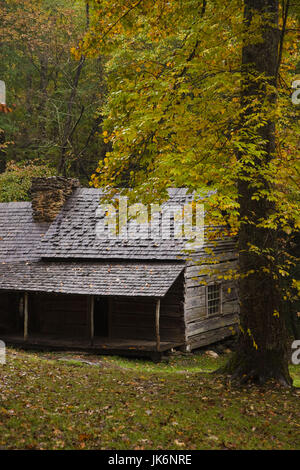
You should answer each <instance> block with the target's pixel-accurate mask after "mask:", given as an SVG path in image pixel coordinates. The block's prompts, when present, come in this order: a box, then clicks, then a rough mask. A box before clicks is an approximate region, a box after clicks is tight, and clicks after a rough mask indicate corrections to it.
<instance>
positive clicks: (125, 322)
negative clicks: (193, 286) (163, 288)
mask: <svg viewBox="0 0 300 470" xmlns="http://www.w3.org/2000/svg"><path fill="white" fill-rule="evenodd" d="M183 298H184V279H183V276H181V277H180V278H178V280H177V281H176V282H175V283H174V284H173V286H172V287H171V289H170V290H169V292H168V293H167V294H166V296H165V297H164V298H162V299H161V310H160V339H161V341H170V342H176V343H177V342H182V343H184V308H183ZM155 308H156V299H154V298H147V297H115V298H113V299H112V300H111V305H110V336H111V337H112V338H121V339H126V338H128V339H135V338H136V339H147V340H155Z"/></svg>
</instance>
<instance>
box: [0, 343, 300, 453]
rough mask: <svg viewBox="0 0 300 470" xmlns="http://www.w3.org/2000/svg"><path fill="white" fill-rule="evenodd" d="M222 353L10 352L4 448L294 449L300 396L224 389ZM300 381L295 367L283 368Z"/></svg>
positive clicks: (1, 381)
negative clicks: (160, 358)
mask: <svg viewBox="0 0 300 470" xmlns="http://www.w3.org/2000/svg"><path fill="white" fill-rule="evenodd" d="M226 358H227V356H226V357H225V356H222V357H219V358H217V359H213V358H210V357H208V356H207V355H194V354H190V355H183V356H171V358H170V360H169V362H168V363H160V364H153V363H151V362H150V361H142V360H134V359H124V358H122V359H121V358H117V357H104V356H89V355H85V354H76V353H46V352H43V353H42V352H41V353H36V352H24V351H17V350H14V349H9V350H8V351H7V364H6V365H0V426H1V432H0V448H2V449H117V450H120V449H165V450H166V449H182V450H191V449H300V419H299V418H300V394H299V391H289V390H282V389H273V390H271V389H263V390H262V389H259V388H256V387H251V388H246V387H245V388H241V389H236V388H232V387H230V386H229V385H227V384H226V382H225V381H224V378H222V377H219V376H216V375H212V374H210V373H209V372H210V371H213V370H214V369H216V368H218V367H219V366H220V365H221V364H222V363H223V362H224V361H225V360H226ZM291 373H292V375H293V378H294V384H295V385H296V386H299V387H300V366H293V367H291Z"/></svg>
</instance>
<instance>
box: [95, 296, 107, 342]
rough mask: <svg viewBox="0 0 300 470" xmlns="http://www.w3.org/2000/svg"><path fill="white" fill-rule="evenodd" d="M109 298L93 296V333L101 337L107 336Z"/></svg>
mask: <svg viewBox="0 0 300 470" xmlns="http://www.w3.org/2000/svg"><path fill="white" fill-rule="evenodd" d="M108 317H109V299H108V297H95V302H94V335H95V336H98V337H102V338H107V337H108V336H109V322H108Z"/></svg>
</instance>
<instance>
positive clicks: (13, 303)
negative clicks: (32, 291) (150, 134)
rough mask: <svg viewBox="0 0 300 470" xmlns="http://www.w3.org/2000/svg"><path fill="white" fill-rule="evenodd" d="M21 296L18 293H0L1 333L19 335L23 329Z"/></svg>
mask: <svg viewBox="0 0 300 470" xmlns="http://www.w3.org/2000/svg"><path fill="white" fill-rule="evenodd" d="M21 295H22V294H20V293H18V292H1V293H0V333H1V334H10V333H17V332H19V331H20V330H21V329H22V328H23V319H22V312H21V311H20V299H21Z"/></svg>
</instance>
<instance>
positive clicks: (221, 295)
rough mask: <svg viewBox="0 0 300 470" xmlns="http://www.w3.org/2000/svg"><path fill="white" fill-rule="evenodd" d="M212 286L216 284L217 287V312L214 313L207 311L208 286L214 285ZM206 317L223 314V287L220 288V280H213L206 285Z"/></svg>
mask: <svg viewBox="0 0 300 470" xmlns="http://www.w3.org/2000/svg"><path fill="white" fill-rule="evenodd" d="M214 286H218V288H219V308H218V312H215V313H209V304H208V302H209V300H208V289H209V287H214ZM205 291H206V295H205V297H206V317H207V318H213V317H217V316H219V315H222V314H223V289H222V283H221V282H213V283H210V284H208V285H207V286H206V289H205Z"/></svg>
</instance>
